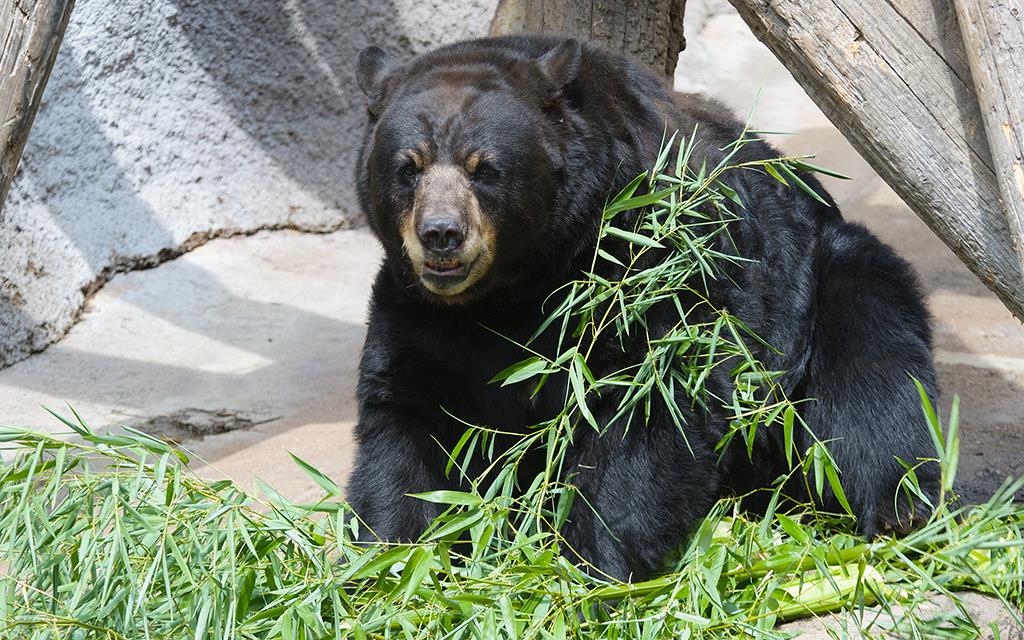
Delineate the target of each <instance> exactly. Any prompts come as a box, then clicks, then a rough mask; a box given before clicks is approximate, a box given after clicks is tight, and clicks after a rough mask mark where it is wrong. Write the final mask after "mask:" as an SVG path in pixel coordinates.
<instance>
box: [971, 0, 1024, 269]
mask: <svg viewBox="0 0 1024 640" xmlns="http://www.w3.org/2000/svg"><path fill="white" fill-rule="evenodd" d="M954 5H955V6H956V13H957V17H958V19H959V22H960V32H961V33H962V34H963V39H964V45H965V49H966V51H967V59H968V61H969V64H970V67H971V77H972V78H973V79H974V91H975V93H976V94H977V95H978V104H979V105H980V106H981V117H982V119H983V120H984V122H985V133H986V134H987V137H988V146H989V149H991V150H992V161H993V164H994V168H995V174H996V181H997V182H998V184H999V195H1000V197H1001V201H1002V205H1003V212H1004V214H1005V215H1006V217H1007V221H1008V223H1009V225H1010V232H1011V233H1012V234H1013V242H1014V245H1015V248H1016V249H1017V257H1018V258H1019V260H1020V264H1021V268H1022V269H1024V1H1022V0H998V1H995V0H955V2H954Z"/></svg>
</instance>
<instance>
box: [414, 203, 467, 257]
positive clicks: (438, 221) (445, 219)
mask: <svg viewBox="0 0 1024 640" xmlns="http://www.w3.org/2000/svg"><path fill="white" fill-rule="evenodd" d="M416 235H417V236H419V239H420V242H422V243H423V246H424V248H426V249H427V250H428V251H433V252H436V253H440V254H450V253H453V252H454V251H455V250H456V249H458V248H459V247H460V246H462V243H463V241H464V240H465V239H466V225H465V224H464V223H463V222H462V220H461V219H460V217H459V216H457V215H454V214H450V213H447V214H446V213H438V214H433V215H429V216H426V217H424V218H423V220H420V223H419V225H418V226H417V227H416Z"/></svg>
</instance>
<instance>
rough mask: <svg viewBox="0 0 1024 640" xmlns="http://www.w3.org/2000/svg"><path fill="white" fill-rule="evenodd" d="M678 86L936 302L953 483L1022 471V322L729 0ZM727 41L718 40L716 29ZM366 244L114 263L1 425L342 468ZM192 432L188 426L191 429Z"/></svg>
mask: <svg viewBox="0 0 1024 640" xmlns="http://www.w3.org/2000/svg"><path fill="white" fill-rule="evenodd" d="M689 41H690V43H691V46H690V49H689V50H688V51H687V52H686V53H685V54H684V55H683V57H682V59H681V64H680V68H679V72H678V76H677V84H678V85H679V86H681V87H684V88H696V89H701V90H705V91H707V92H709V93H711V94H713V95H716V96H718V97H719V98H721V99H722V100H723V101H724V102H726V103H727V104H728V105H729V106H730V107H732V108H733V109H735V110H736V111H737V112H738V113H743V114H745V113H747V112H749V111H750V108H751V106H752V105H753V104H754V102H755V98H756V97H757V95H758V92H760V98H759V99H758V100H757V108H756V109H755V110H754V112H753V122H754V123H755V124H756V125H758V126H761V127H764V128H770V129H772V130H788V131H793V132H795V133H797V134H798V135H794V136H773V140H775V141H776V143H777V144H778V145H780V147H781V148H782V149H784V150H785V151H787V152H792V153H817V154H818V160H817V162H818V163H819V164H823V165H825V166H828V167H831V168H833V169H836V170H839V171H841V172H843V173H845V174H847V175H849V176H851V177H852V178H853V180H850V181H836V180H829V181H828V185H827V186H828V188H829V189H830V190H831V191H832V192H833V194H834V195H835V196H836V198H837V200H838V201H839V203H840V204H841V206H842V208H843V211H844V213H845V215H847V216H848V217H849V218H851V219H853V220H857V221H860V222H863V223H864V224H866V225H867V226H868V227H870V228H871V229H872V230H873V231H874V232H875V233H877V234H878V235H879V236H881V237H882V238H883V239H884V240H885V241H887V242H889V243H890V244H892V245H893V246H895V247H896V248H897V249H898V250H899V252H900V253H901V254H903V255H904V256H906V257H907V258H908V259H910V260H911V261H912V262H913V263H914V265H915V266H916V268H917V269H918V271H919V273H920V275H921V280H922V283H923V286H924V288H925V290H926V292H927V296H928V302H929V305H930V307H931V309H932V312H933V314H934V317H935V334H936V338H935V343H936V355H937V360H938V363H939V371H940V383H941V386H942V392H943V400H942V404H943V407H944V408H945V407H948V406H949V403H950V400H951V398H952V396H953V395H954V394H959V395H960V396H961V399H962V404H961V415H962V434H963V444H962V453H961V473H960V479H961V482H962V490H963V492H964V493H965V494H966V496H967V497H969V498H972V499H977V498H983V497H984V496H986V495H987V494H990V493H991V491H992V490H994V489H995V487H997V486H998V484H999V483H1000V482H1002V480H1003V479H1004V478H1006V477H1008V476H1011V475H1022V474H1024V328H1022V326H1021V324H1020V323H1019V322H1018V321H1017V320H1015V319H1014V318H1013V317H1011V316H1010V314H1009V313H1008V312H1007V311H1006V310H1005V309H1004V308H1003V307H1002V306H1001V304H1000V303H999V302H998V301H997V300H996V299H995V298H994V297H993V296H992V295H991V294H990V293H989V292H988V291H987V290H986V289H985V288H984V286H982V285H981V284H980V283H979V282H978V281H977V280H976V279H975V278H974V277H973V276H972V275H971V274H970V273H969V272H968V271H967V270H966V269H965V268H964V267H963V266H962V265H961V264H960V263H959V262H958V261H957V259H956V258H955V257H954V256H953V254H952V253H951V252H950V251H949V250H948V249H946V248H945V247H944V246H943V245H942V244H941V243H940V242H939V241H938V240H937V239H936V238H935V237H934V236H933V235H932V234H931V233H930V232H929V231H928V229H927V228H926V227H925V226H924V225H923V224H922V223H921V222H920V221H919V220H918V219H917V218H916V217H915V216H914V214H913V213H911V212H910V210H909V209H907V207H906V206H905V205H903V204H902V202H900V200H899V199H898V198H897V197H896V196H895V194H893V192H892V191H891V190H889V189H888V187H886V185H885V184H884V183H883V182H882V181H881V180H880V179H879V178H878V177H877V176H875V174H874V173H873V171H872V170H871V169H870V167H868V166H867V165H866V164H865V162H864V161H863V160H861V158H860V157H859V156H858V155H857V154H856V153H855V152H854V151H853V149H852V148H851V147H850V146H849V144H848V143H847V142H846V141H845V140H844V139H843V137H842V136H841V135H840V134H839V132H838V131H837V130H836V129H835V128H834V127H833V126H832V125H831V124H830V123H829V122H828V120H827V119H826V118H825V117H824V116H823V115H822V114H821V113H820V112H819V111H818V110H817V109H816V108H815V107H814V105H813V103H811V102H810V101H809V100H808V99H807V97H806V96H805V95H804V94H803V92H802V91H801V90H800V88H799V87H798V86H797V85H796V84H795V83H794V81H793V80H792V78H790V77H789V75H788V73H787V72H786V71H785V69H783V67H782V66H781V65H780V64H779V63H778V62H777V61H776V60H775V59H774V58H773V57H772V56H771V54H770V53H768V52H767V51H766V50H765V49H764V48H763V47H761V45H759V44H758V43H757V42H756V41H755V40H754V39H753V38H752V36H750V34H749V32H748V31H747V30H746V28H745V27H744V26H743V24H742V22H740V21H739V19H738V18H737V17H736V16H735V15H734V14H732V13H731V12H728V11H726V12H723V13H718V14H712V15H709V16H707V17H706V20H705V21H704V22H703V27H702V30H701V34H700V35H699V36H694V35H692V32H691V35H690V37H689ZM726 42H727V43H729V46H723V47H718V46H715V45H716V43H717V44H721V43H726ZM379 259H380V251H379V249H378V247H377V244H376V242H375V241H374V240H373V239H372V238H371V236H370V235H369V234H368V232H367V231H365V230H354V231H340V232H336V233H332V234H328V235H308V234H299V233H293V232H275V233H260V234H257V235H255V236H252V237H245V238H235V239H223V240H215V241H213V242H210V243H209V244H207V245H205V246H203V247H200V248H199V249H196V250H195V251H193V252H191V253H189V254H187V255H185V256H183V257H181V258H178V259H177V260H174V261H172V262H169V263H166V264H164V265H162V266H160V267H157V268H155V269H151V270H148V271H140V272H135V273H130V274H126V275H121V276H118V277H116V278H115V279H114V280H113V281H111V283H110V284H108V285H107V286H106V287H105V288H104V289H103V290H101V291H100V292H99V293H98V294H96V295H95V297H93V298H92V300H91V301H90V302H89V304H88V307H87V309H86V310H85V312H84V313H83V315H82V317H81V320H80V322H79V323H78V324H77V325H76V326H75V327H74V328H73V329H72V330H71V331H70V333H69V334H68V335H67V336H66V337H65V338H64V340H62V341H61V342H60V343H58V344H56V345H54V346H52V347H50V348H49V349H48V350H46V351H45V352H43V353H40V354H38V355H35V356H33V357H31V358H30V359H28V360H26V361H24V362H21V363H19V364H16V365H14V366H12V367H9V368H7V369H4V370H0V423H3V424H14V425H31V426H34V427H40V428H48V429H57V428H58V427H59V425H58V423H57V422H56V421H55V420H53V419H52V418H51V417H49V416H48V415H47V414H46V413H45V412H44V411H43V410H42V408H41V407H43V406H47V407H50V408H53V409H55V410H58V411H60V410H62V408H64V407H65V406H66V403H71V404H72V405H73V406H74V407H75V408H76V409H77V410H78V412H79V413H80V414H81V415H82V416H83V417H84V418H86V420H87V421H89V422H91V423H92V425H93V426H94V427H108V426H113V425H117V424H132V425H136V426H141V427H143V428H150V429H156V430H159V431H162V432H165V433H169V434H171V435H173V436H175V437H178V438H186V439H187V446H188V447H189V448H190V449H191V450H192V451H194V453H195V455H196V456H197V458H198V459H199V460H201V461H205V463H206V466H204V467H202V472H203V473H205V474H207V475H211V476H219V475H224V476H228V477H231V478H235V479H237V480H239V481H241V482H243V483H244V484H249V483H250V482H251V479H252V477H253V476H259V477H260V478H262V479H263V480H266V481H268V482H270V483H271V484H272V485H274V486H276V487H277V488H278V489H279V490H281V491H283V492H284V493H286V494H288V495H291V496H293V497H296V498H299V499H302V498H305V497H312V496H313V495H316V494H317V489H316V487H315V485H314V484H313V483H312V481H308V480H307V479H306V476H305V475H303V474H302V473H299V472H297V470H296V469H295V467H294V466H293V465H292V463H291V461H290V459H289V457H288V453H287V452H293V453H295V454H297V455H299V456H300V457H302V458H304V459H306V460H307V461H309V462H310V463H312V464H314V465H315V466H317V467H319V468H321V469H322V470H324V471H325V472H327V473H328V474H330V475H331V476H333V477H335V478H336V479H338V480H344V478H345V477H346V475H347V474H348V472H349V470H350V467H351V460H352V448H353V442H352V438H351V426H352V421H353V420H354V417H355V408H354V401H353V389H354V380H355V369H356V365H357V360H358V355H359V349H360V345H361V343H362V339H363V335H364V322H365V318H366V300H367V296H368V293H369V288H370V283H371V279H372V276H373V273H374V272H375V271H376V269H377V266H378V264H379ZM197 436H202V437H197Z"/></svg>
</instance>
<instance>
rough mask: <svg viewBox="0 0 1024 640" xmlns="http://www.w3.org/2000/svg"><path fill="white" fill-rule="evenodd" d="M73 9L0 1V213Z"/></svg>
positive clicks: (64, 0) (30, 0) (54, 1)
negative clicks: (0, 44)
mask: <svg viewBox="0 0 1024 640" xmlns="http://www.w3.org/2000/svg"><path fill="white" fill-rule="evenodd" d="M73 5H74V0H6V1H4V2H0V33H2V34H3V41H2V42H3V49H2V51H0V210H2V209H3V203H4V201H5V200H6V199H7V191H8V189H9V188H10V186H11V180H12V179H13V178H14V172H15V170H16V169H17V168H18V160H20V159H21V152H22V150H23V149H24V148H25V141H26V140H27V139H28V132H29V129H31V128H32V120H33V119H34V118H35V115H36V110H37V109H38V108H39V101H40V100H41V99H42V97H43V89H44V88H45V87H46V80H47V79H48V78H49V77H50V69H51V68H52V67H53V61H54V59H55V58H56V57H57V49H58V48H60V42H61V40H62V39H63V37H64V29H65V28H66V27H67V24H68V18H69V17H70V16H71V8H72V6H73Z"/></svg>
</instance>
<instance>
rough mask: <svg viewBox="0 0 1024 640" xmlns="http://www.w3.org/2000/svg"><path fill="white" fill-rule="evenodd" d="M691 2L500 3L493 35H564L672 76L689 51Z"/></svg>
mask: <svg viewBox="0 0 1024 640" xmlns="http://www.w3.org/2000/svg"><path fill="white" fill-rule="evenodd" d="M685 7H686V0H649V1H645V0H501V1H500V2H499V3H498V9H497V11H496V12H495V15H494V21H493V22H492V23H491V35H505V34H510V33H522V32H529V33H541V32H548V33H560V34H563V35H567V36H573V37H575V38H579V39H581V40H590V41H593V42H596V43H598V44H600V45H602V46H605V47H607V48H609V49H612V50H614V51H622V52H624V53H629V54H631V55H633V56H634V57H636V58H638V59H640V60H642V61H643V62H645V63H646V64H647V65H648V66H650V67H651V68H652V69H654V70H655V71H656V72H657V73H659V74H661V75H664V76H671V75H672V74H673V73H674V72H675V68H676V62H677V60H678V59H679V52H680V51H682V50H683V47H684V46H685V39H684V38H683V11H684V9H685Z"/></svg>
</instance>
